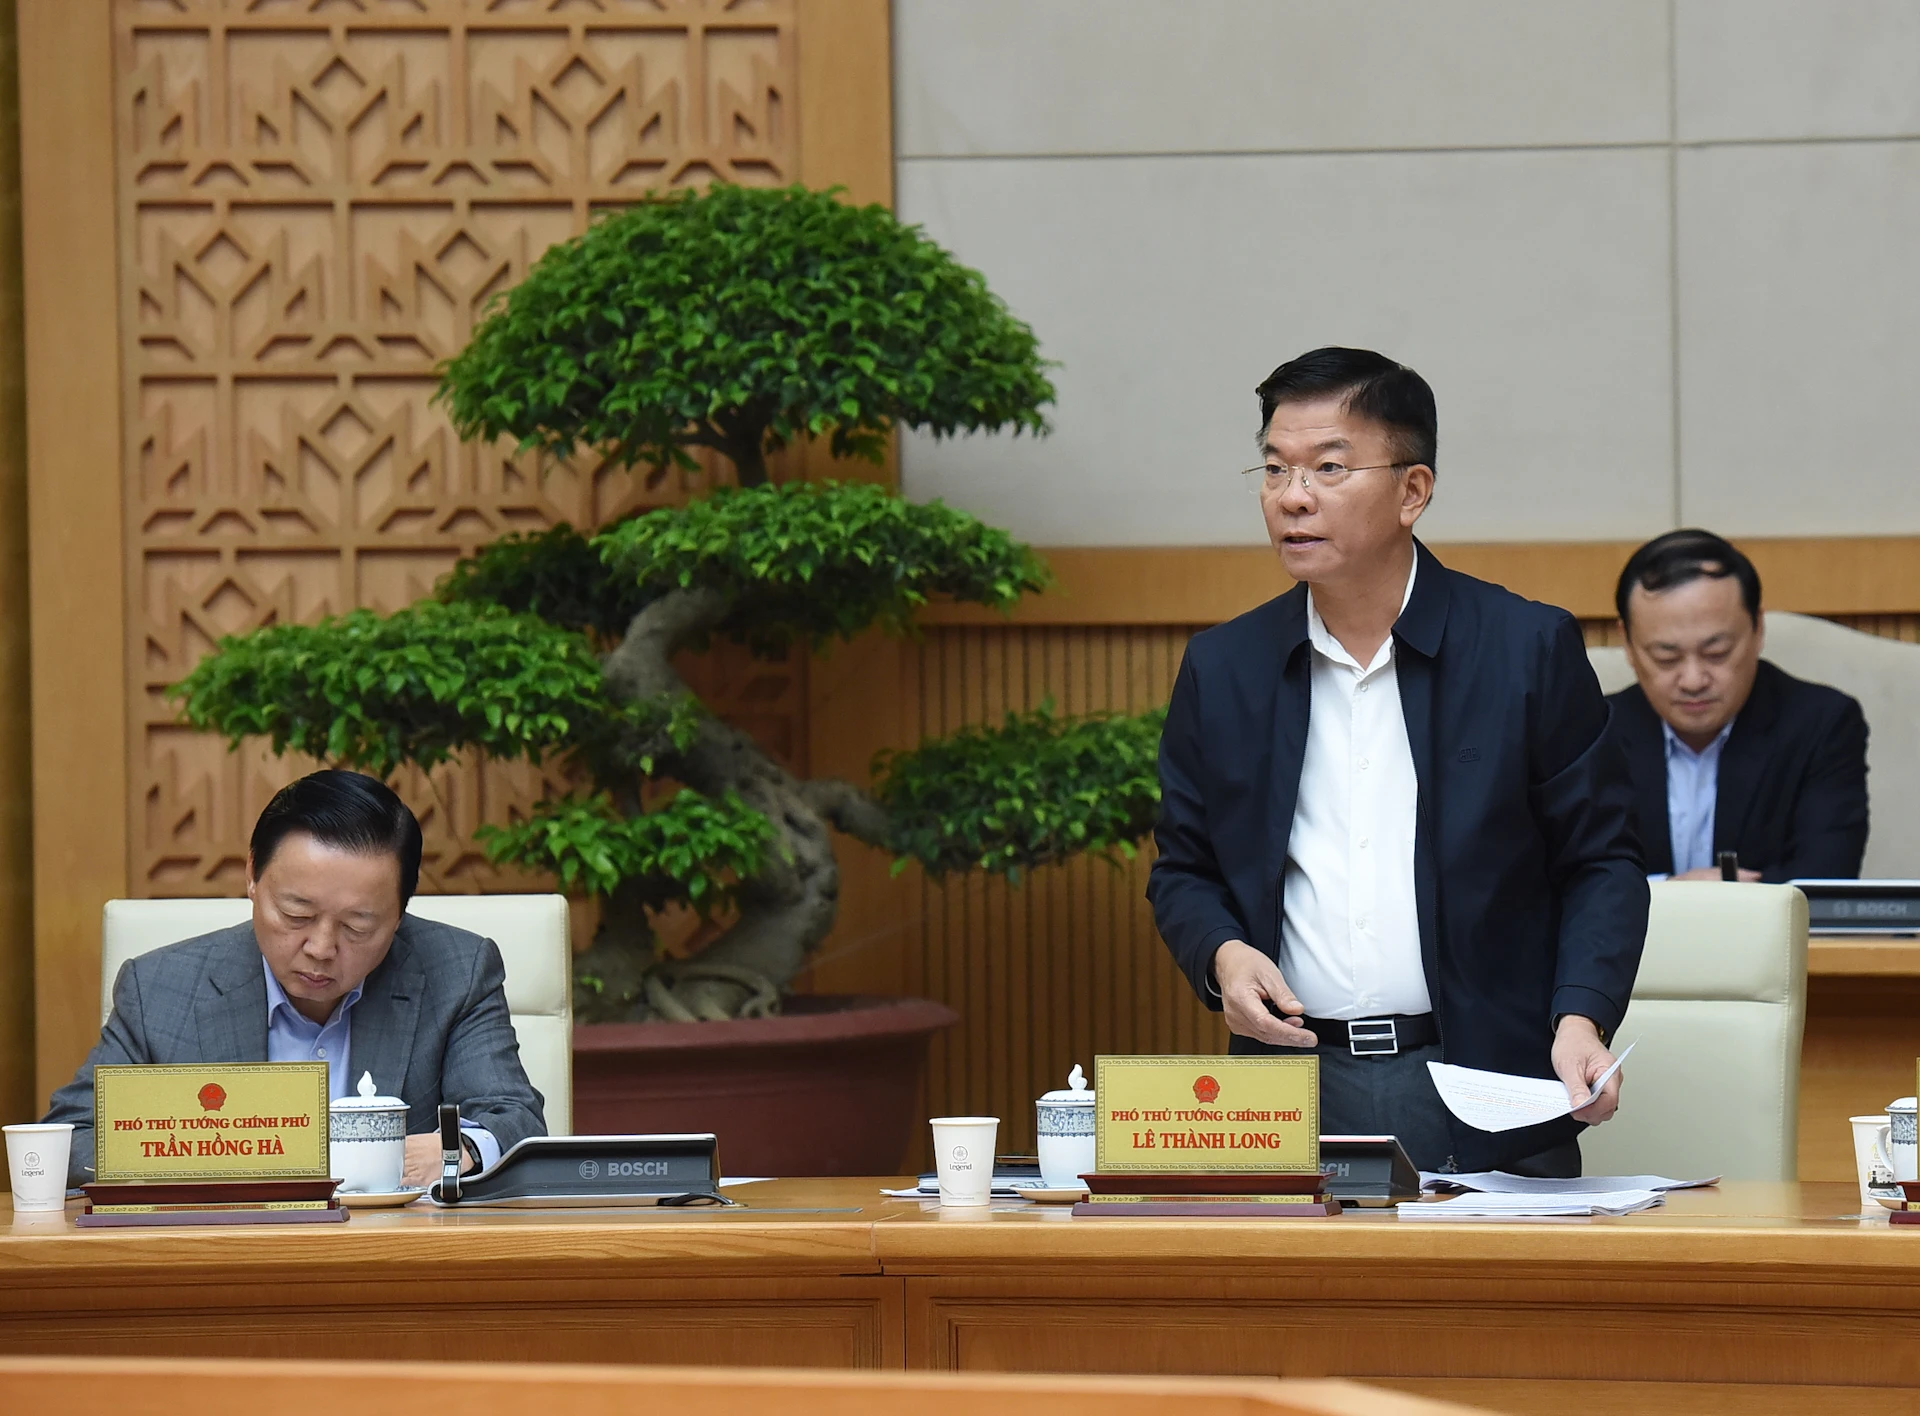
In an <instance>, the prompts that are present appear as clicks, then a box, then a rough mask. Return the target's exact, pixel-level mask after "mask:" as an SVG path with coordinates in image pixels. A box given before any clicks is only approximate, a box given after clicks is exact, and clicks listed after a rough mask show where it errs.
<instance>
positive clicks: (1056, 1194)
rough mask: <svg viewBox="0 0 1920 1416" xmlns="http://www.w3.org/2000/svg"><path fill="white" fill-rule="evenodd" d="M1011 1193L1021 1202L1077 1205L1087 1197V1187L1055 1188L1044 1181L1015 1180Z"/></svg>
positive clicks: (1065, 1186)
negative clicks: (1031, 1201) (1021, 1200)
mask: <svg viewBox="0 0 1920 1416" xmlns="http://www.w3.org/2000/svg"><path fill="white" fill-rule="evenodd" d="M1013 1192H1014V1194H1016V1195H1018V1196H1019V1197H1020V1198H1021V1199H1023V1200H1037V1201H1038V1202H1039V1203H1041V1204H1043V1205H1077V1204H1079V1203H1080V1201H1082V1200H1084V1199H1085V1198H1086V1197H1087V1187H1086V1186H1084V1185H1063V1186H1060V1187H1058V1188H1055V1187H1050V1186H1049V1185H1048V1184H1047V1183H1046V1181H1044V1180H1016V1181H1014V1184H1013Z"/></svg>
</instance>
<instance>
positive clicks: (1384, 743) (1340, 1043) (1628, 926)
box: [1147, 349, 1647, 1175]
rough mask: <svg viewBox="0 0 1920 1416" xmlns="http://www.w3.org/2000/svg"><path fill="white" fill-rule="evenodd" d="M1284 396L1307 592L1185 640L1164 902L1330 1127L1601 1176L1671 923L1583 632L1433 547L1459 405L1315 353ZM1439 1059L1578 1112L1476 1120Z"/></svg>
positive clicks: (1157, 872) (1412, 1146) (1282, 514)
mask: <svg viewBox="0 0 1920 1416" xmlns="http://www.w3.org/2000/svg"><path fill="white" fill-rule="evenodd" d="M1259 395H1260V421H1261V433H1260V443H1261V450H1262V453H1263V454H1264V461H1263V463H1262V465H1261V466H1259V467H1255V468H1252V469H1250V470H1249V472H1248V473H1247V474H1246V477H1247V480H1248V481H1249V482H1250V483H1251V484H1252V485H1253V489H1254V490H1255V492H1256V493H1257V495H1258V496H1259V500H1260V506H1261V509H1262V511H1263V513H1264V515H1265V519H1266V525H1267V532H1268V535H1269V537H1270V539H1271V540H1272V542H1273V545H1274V547H1275V549H1276V550H1277V551H1278V552H1279V555H1280V559H1281V561H1282V563H1283V564H1284V565H1285V567H1286V569H1287V573H1288V574H1289V575H1291V576H1292V577H1293V578H1294V579H1295V580H1296V581H1298V582H1300V583H1299V584H1298V585H1296V586H1295V587H1294V588H1293V589H1292V590H1291V591H1289V592H1288V593H1286V594H1285V595H1282V596H1280V597H1279V598H1278V599H1276V600H1271V601H1269V602H1268V603H1267V604H1265V605H1262V606H1261V607H1260V608H1259V609H1256V610H1254V611H1252V612H1250V613H1248V614H1245V615H1242V616H1240V617H1239V618H1238V619H1235V620H1231V621H1229V622H1228V623H1226V624H1223V625H1220V626H1218V627H1216V628H1213V629H1209V630H1206V631H1204V632H1203V633H1201V634H1198V635H1196V636H1195V637H1194V639H1193V641H1192V642H1191V643H1190V644H1189V645H1188V647H1187V654H1186V659H1185V662H1183V663H1182V665H1181V667H1180V674H1179V678H1178V680H1177V681H1176V683H1175V685H1174V690H1173V700H1172V702H1171V704H1170V705H1169V707H1168V710H1167V725H1166V731H1165V735H1164V737H1163V739H1162V742H1161V749H1160V780H1161V789H1162V797H1163V799H1162V808H1161V817H1160V822H1159V825H1158V827H1157V829H1156V832H1155V837H1156V840H1157V842H1158V845H1159V852H1160V853H1159V858H1158V859H1157V860H1156V861H1155V862H1154V866H1153V873H1152V877H1151V879H1150V881H1149V884H1148V887H1147V893H1148V895H1149V897H1150V898H1151V900H1152V902H1153V908H1154V917H1155V920H1156V921H1157V923H1158V924H1159V927H1160V932H1161V934H1162V936H1163V937H1164V938H1165V939H1166V941H1167V945H1168V947H1169V948H1170V949H1171V950H1172V951H1173V955H1174V958H1175V960H1176V961H1177V962H1178V963H1179V964H1180V966H1181V968H1182V969H1183V970H1184V971H1185V972H1186V974H1187V977H1188V978H1189V979H1190V980H1191V981H1192V984H1193V987H1194V989H1195V991H1196V992H1197V993H1198V994H1199V995H1200V997H1201V998H1202V999H1203V1000H1205V1001H1207V1002H1208V1003H1209V1004H1211V1005H1212V1006H1214V1007H1216V1008H1221V1009H1223V1010H1224V1012H1225V1014H1226V1020H1227V1025H1228V1027H1229V1028H1230V1029H1231V1030H1232V1031H1233V1034H1234V1037H1233V1045H1232V1051H1234V1052H1236V1053H1247V1052H1269V1051H1277V1050H1280V1049H1286V1048H1312V1049H1316V1050H1317V1052H1318V1054H1319V1056H1320V1059H1321V1068H1320V1081H1321V1123H1322V1130H1324V1131H1327V1132H1332V1133H1338V1132H1362V1133H1367V1132H1373V1133H1378V1132H1390V1133H1392V1134H1394V1135H1397V1136H1398V1137H1399V1138H1400V1140H1401V1142H1402V1144H1404V1145H1405V1146H1406V1147H1407V1150H1408V1153H1409V1154H1410V1155H1411V1156H1412V1158H1413V1160H1414V1162H1415V1163H1416V1164H1417V1165H1419V1166H1420V1167H1421V1168H1422V1169H1426V1170H1445V1169H1458V1170H1467V1171H1473V1170H1483V1169H1489V1168H1494V1167H1499V1168H1504V1169H1509V1170H1520V1171H1523V1172H1527V1173H1534V1174H1542V1175H1577V1174H1578V1173H1579V1166H1580V1152H1579V1145H1578V1143H1577V1141H1576V1140H1575V1137H1576V1135H1577V1134H1578V1132H1579V1130H1580V1124H1579V1122H1580V1121H1586V1122H1593V1123H1597V1122H1600V1121H1604V1120H1606V1119H1607V1118H1608V1117H1610V1116H1611V1115H1612V1114H1613V1112H1614V1109H1615V1107H1616V1105H1617V1104H1618V1099H1619V1078H1618V1076H1616V1077H1615V1078H1614V1079H1613V1080H1612V1081H1610V1082H1608V1084H1607V1085H1606V1087H1605V1088H1604V1089H1603V1090H1602V1091H1601V1092H1600V1093H1599V1094H1598V1095H1594V1094H1593V1092H1592V1090H1591V1087H1590V1085H1589V1084H1590V1083H1591V1082H1593V1081H1595V1080H1597V1079H1598V1078H1599V1076H1600V1075H1601V1073H1603V1072H1604V1071H1605V1070H1606V1069H1607V1067H1609V1066H1610V1065H1611V1064H1612V1061H1613V1057H1612V1054H1611V1053H1610V1052H1609V1051H1608V1050H1607V1040H1608V1039H1609V1037H1610V1036H1611V1035H1612V1033H1613V1030H1614V1029H1615V1028H1616V1027H1617V1026H1618V1025H1619V1022H1620V1018H1621V1015H1622V1014H1623V1013H1624V1012H1625V1010H1626V1006H1627V1000H1628V998H1629V996H1630V994H1631V993H1632V989H1633V978H1634V973H1635V971H1636V969H1637V968H1638V966H1639V961H1640V950H1641V946H1642V943H1643V942H1644V940H1645V937H1646V930H1647V884H1646V879H1645V872H1644V869H1643V867H1642V865H1641V862H1640V857H1639V852H1638V849H1637V847H1636V846H1635V844H1634V840H1633V836H1632V831H1631V828H1630V826H1629V824H1628V814H1629V794H1628V789H1627V781H1626V773H1625V769H1624V766H1623V765H1622V763H1621V761H1620V757H1619V752H1618V748H1617V746H1616V745H1615V744H1614V743H1612V742H1611V740H1610V739H1609V738H1608V737H1607V733H1606V725H1607V705H1606V700H1605V699H1604V698H1603V697H1602V696H1601V693H1600V688H1599V684H1598V682H1597V681H1596V680H1595V678H1594V675H1593V670H1592V668H1591V667H1590V666H1589V665H1588V662H1587V656H1586V650H1585V646H1584V644H1583V642H1582V638H1581V634H1580V627H1579V625H1578V624H1576V623H1575V622H1574V620H1573V618H1572V617H1571V616H1570V615H1568V614H1567V613H1566V612H1565V611H1563V610H1557V609H1552V608H1549V607H1548V606H1545V605H1539V604H1534V603H1532V602H1529V601H1526V600H1522V599H1521V598H1519V597H1518V596H1516V595H1513V594H1510V593H1508V592H1507V591H1505V590H1502V589H1500V588H1499V587H1497V586H1493V585H1488V584H1485V583H1483V582H1481V581H1478V580H1474V579H1471V578H1469V577H1468V576H1465V575H1461V574H1459V573H1457V572H1455V571H1450V570H1448V569H1447V568H1446V567H1445V566H1443V565H1441V564H1440V562H1439V561H1438V560H1437V559H1435V557H1434V555H1433V553H1432V552H1431V551H1429V550H1427V549H1426V547H1424V546H1422V545H1421V544H1420V543H1419V542H1418V541H1416V540H1415V539H1414V535H1413V527H1414V523H1415V522H1417V521H1418V520H1419V519H1420V515H1421V513H1422V512H1424V511H1425V510H1426V508H1427V503H1428V501H1429V500H1430V499H1431V497H1432V495H1433V486H1434V456H1435V440H1436V434H1435V427H1436V415H1435V408H1434V399H1433V390H1432V389H1431V388H1429V387H1428V385H1427V382H1426V380H1425V379H1423V378H1421V377H1420V376H1419V375H1418V374H1416V373H1414V372H1413V370H1411V369H1408V368H1405V367H1404V366H1402V365H1400V364H1396V363H1394V362H1393V361H1392V360H1390V359H1387V358H1385V357H1383V356H1381V355H1379V354H1374V353H1370V352H1367V351H1365V350H1356V349H1317V350H1314V351H1313V352H1312V353H1309V354H1304V355H1302V356H1300V357H1299V358H1298V359H1295V360H1292V361H1291V362H1289V363H1286V364H1283V365H1281V366H1280V367H1279V368H1278V369H1276V370H1275V371H1274V372H1273V374H1272V376H1271V377H1269V378H1268V379H1267V381H1266V382H1265V383H1263V384H1261V385H1260V388H1259ZM1441 1060H1445V1061H1447V1062H1453V1063H1460V1064H1463V1065H1466V1066H1469V1067H1480V1068H1486V1069H1489V1070H1494V1071H1502V1072H1515V1073H1523V1074H1527V1075H1531V1076H1539V1077H1555V1076H1557V1077H1559V1078H1560V1079H1561V1080H1562V1081H1564V1082H1565V1083H1566V1085H1567V1090H1568V1092H1569V1094H1570V1096H1571V1099H1572V1100H1573V1101H1574V1102H1575V1103H1576V1108H1575V1109H1576V1113H1577V1115H1578V1117H1579V1120H1575V1119H1574V1118H1573V1117H1562V1118H1560V1119H1559V1120H1557V1121H1552V1122H1548V1123H1545V1124H1543V1125H1539V1126H1531V1127H1525V1128H1522V1129H1519V1130H1514V1131H1507V1132H1502V1133H1499V1134H1492V1133H1488V1132H1485V1131H1479V1130H1475V1129H1473V1128H1471V1127H1468V1126H1466V1125H1465V1124H1464V1123H1462V1122H1460V1121H1458V1120H1457V1119H1456V1118H1454V1117H1453V1116H1452V1115H1451V1114H1450V1113H1448V1112H1447V1111H1446V1109H1445V1107H1444V1105H1443V1104H1442V1103H1441V1101H1440V1099H1439V1095H1438V1093H1437V1092H1436V1091H1435V1090H1434V1086H1433V1082H1432V1078H1431V1074H1430V1073H1429V1072H1428V1070H1427V1066H1426V1064H1427V1063H1428V1062H1430V1061H1441Z"/></svg>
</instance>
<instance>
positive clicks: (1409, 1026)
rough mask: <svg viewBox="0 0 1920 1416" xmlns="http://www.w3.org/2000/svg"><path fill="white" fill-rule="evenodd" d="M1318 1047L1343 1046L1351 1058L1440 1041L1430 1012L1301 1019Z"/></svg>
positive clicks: (1388, 1053) (1382, 1054) (1393, 1052)
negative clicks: (1367, 1016)
mask: <svg viewBox="0 0 1920 1416" xmlns="http://www.w3.org/2000/svg"><path fill="white" fill-rule="evenodd" d="M1299 1021H1300V1025H1301V1026H1302V1027H1304V1028H1305V1029H1306V1030H1307V1031H1308V1032H1310V1033H1312V1034H1313V1035H1314V1036H1315V1037H1317V1038H1319V1039H1320V1045H1321V1046H1322V1047H1344V1048H1346V1049H1347V1050H1348V1051H1349V1052H1351V1053H1352V1054H1353V1055H1354V1056H1355V1057H1393V1056H1396V1055H1398V1054H1399V1053H1402V1052H1407V1051H1410V1050H1411V1049H1413V1048H1416V1047H1429V1046H1431V1045H1432V1044H1434V1043H1436V1042H1438V1041H1440V1025H1439V1024H1438V1023H1437V1022H1435V1021H1434V1018H1433V1014H1431V1013H1395V1014H1394V1015H1393V1016H1392V1017H1390V1018H1301V1019H1300V1020H1299Z"/></svg>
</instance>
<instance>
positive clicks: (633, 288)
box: [440, 184, 1054, 482]
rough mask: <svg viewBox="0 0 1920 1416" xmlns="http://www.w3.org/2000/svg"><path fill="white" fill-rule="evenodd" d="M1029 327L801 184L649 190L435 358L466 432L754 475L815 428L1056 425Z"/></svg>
mask: <svg viewBox="0 0 1920 1416" xmlns="http://www.w3.org/2000/svg"><path fill="white" fill-rule="evenodd" d="M1044 370H1045V364H1044V362H1043V361H1042V360H1041V359H1040V357H1039V352H1038V344H1037V342H1036V341H1035V339H1034V335H1033V331H1032V330H1031V329H1029V328H1028V327H1027V326H1026V325H1025V324H1023V323H1021V322H1020V321H1019V320H1017V319H1015V318H1014V317H1013V315H1012V314H1011V313H1009V312H1008V310H1007V308H1006V306H1005V305H1004V304H1002V303H1001V301H1000V300H999V299H998V297H996V296H995V295H994V294H993V293H992V292H991V291H989V290H988V289H987V286H986V282H985V281H984V280H983V279H982V278H981V276H980V275H979V273H978V272H977V271H973V270H970V269H968V268H967V267H965V266H963V265H961V264H959V263H958V262H957V261H955V260H954V259H953V257H952V256H950V255H949V254H948V253H947V252H946V251H944V250H942V249H941V248H940V247H939V246H937V245H935V244H934V243H933V242H931V241H929V240H928V239H926V237H925V236H923V235H922V234H921V233H920V231H919V230H918V229H917V228H915V227H909V226H903V225H902V224H901V223H900V222H899V221H898V220H896V219H895V218H894V216H893V215H892V213H890V212H888V211H887V210H886V209H885V208H884V207H880V206H866V207H858V206H849V205H847V204H845V203H843V202H840V201H838V200H836V199H835V197H834V195H833V194H832V193H827V192H809V191H807V190H806V189H805V188H803V187H788V188H785V189H779V190H775V189H767V188H749V187H737V186H729V185H726V184H720V185H716V186H713V187H710V188H708V189H707V190H706V191H705V192H694V191H690V190H688V191H680V192H674V193H671V194H667V195H664V196H659V197H654V198H649V199H647V200H644V201H642V202H640V203H638V204H637V205H635V206H632V207H628V208H626V209H625V210H623V211H621V212H619V213H617V214H615V215H612V216H609V217H607V218H606V219H604V220H602V221H600V222H598V223H597V224H596V225H594V226H592V227H591V228H589V229H588V230H587V231H586V232H585V233H584V234H582V235H580V236H578V237H576V238H574V239H573V240H570V241H565V242H562V243H560V244H559V245H556V246H553V247H552V248H550V249H549V250H548V251H547V252H546V254H545V255H543V256H542V257H541V258H540V259H539V261H537V262H536V263H535V264H534V266H533V268H532V269H531V270H530V271H529V272H528V273H527V278H526V279H525V280H524V281H522V282H521V283H520V284H519V285H518V286H516V287H514V288H513V289H512V290H511V291H509V292H508V293H507V295H506V296H505V298H504V303H501V304H499V305H496V306H495V307H494V309H493V310H492V311H491V312H490V314H489V316H488V318H487V319H486V320H484V321H483V322H482V323H481V325H480V327H479V328H478V329H477V330H475V331H474V334H473V338H472V341H471V342H470V343H469V344H468V345H467V347H466V349H465V350H464V351H462V352H461V353H460V354H459V355H457V356H455V357H454V358H453V359H452V360H451V361H449V362H448V363H447V364H446V365H445V366H444V367H443V369H442V370H441V373H442V376H443V384H442V387H441V392H440V397H441V398H442V399H443V400H444V402H445V403H446V405H447V408H448V410H449V412H450V413H451V414H452V417H453V422H454V426H455V427H457V428H458V429H459V431H460V434H461V436H462V437H465V438H485V439H497V438H512V439H514V440H515V441H516V442H517V443H518V444H519V445H520V447H521V448H522V449H523V450H525V449H533V448H538V449H542V450H544V451H546V452H548V453H552V454H555V455H562V456H564V455H565V454H567V453H569V452H571V451H572V450H573V448H574V447H575V446H576V445H578V444H582V443H584V444H587V445H590V446H593V447H597V448H600V449H603V450H604V451H606V452H607V453H609V454H610V455H611V456H613V457H614V458H616V459H617V460H619V461H622V462H624V463H626V464H628V465H632V464H635V463H641V462H650V463H656V464H661V463H665V462H667V461H669V460H680V461H682V462H683V463H684V461H685V455H684V453H683V452H681V448H682V445H684V444H686V443H688V442H705V443H707V444H708V445H710V446H715V447H719V448H721V449H722V450H724V451H726V452H727V453H728V455H729V456H732V457H733V458H734V460H735V462H736V463H738V464H740V467H741V474H742V480H743V481H747V482H755V481H758V480H760V479H761V476H762V475H763V474H761V473H760V472H759V471H758V470H757V469H758V463H759V458H760V454H761V451H762V450H763V448H764V447H765V446H766V445H767V444H768V443H769V442H771V443H772V444H773V445H776V446H777V445H779V444H781V443H784V442H786V441H789V440H791V439H793V438H795V437H797V436H800V435H801V434H809V435H812V436H815V437H822V436H824V437H830V438H831V440H832V447H833V451H834V453H835V454H836V455H842V456H845V455H859V456H864V457H867V458H870V459H872V460H875V461H878V460H879V458H880V456H881V455H882V453H883V451H884V448H885V439H886V435H887V434H888V433H889V432H890V431H891V429H892V428H893V427H894V425H895V424H896V423H904V424H908V425H911V426H914V427H923V428H928V429H931V430H932V431H933V432H934V433H936V434H941V435H945V434H950V433H954V432H959V431H962V430H973V429H992V428H1005V427H1012V428H1013V429H1014V430H1015V431H1016V432H1018V431H1020V430H1022V429H1025V430H1026V431H1029V432H1033V433H1040V432H1043V431H1044V430H1045V426H1046V425H1045V420H1044V419H1043V418H1042V416H1041V414H1040V411H1039V410H1040V408H1041V407H1042V406H1043V405H1045V404H1048V403H1051V402H1052V401H1053V396H1054V395H1053V386H1052V384H1050V383H1049V382H1048V381H1047V378H1046V374H1045V372H1044Z"/></svg>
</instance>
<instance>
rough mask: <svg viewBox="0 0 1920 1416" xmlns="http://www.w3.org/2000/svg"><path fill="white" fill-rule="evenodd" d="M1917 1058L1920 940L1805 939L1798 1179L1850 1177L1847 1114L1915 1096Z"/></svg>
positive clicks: (1902, 937) (1919, 1048) (1919, 1049)
mask: <svg viewBox="0 0 1920 1416" xmlns="http://www.w3.org/2000/svg"><path fill="white" fill-rule="evenodd" d="M1916 1057H1920V939H1916V938H1913V937H1911V936H1907V935H1884V934H1882V935H1869V934H1862V935H1827V936H1821V937H1818V938H1815V939H1811V940H1809V941H1808V942H1807V1032H1806V1039H1805V1041H1804V1042H1803V1043H1802V1045H1801V1050H1800V1178H1801V1179H1802V1180H1845V1179H1847V1178H1848V1177H1849V1176H1851V1175H1852V1174H1853V1136H1852V1133H1851V1131H1850V1129H1849V1127H1848V1126H1847V1118H1848V1117H1849V1116H1859V1115H1863V1114H1865V1113H1867V1112H1871V1111H1879V1110H1881V1109H1882V1108H1884V1107H1885V1106H1886V1104H1887V1103H1888V1102H1890V1101H1892V1100H1893V1099H1894V1098H1895V1097H1898V1096H1911V1095H1912V1094H1913V1082H1914V1078H1913V1066H1914V1059H1915V1058H1916Z"/></svg>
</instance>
